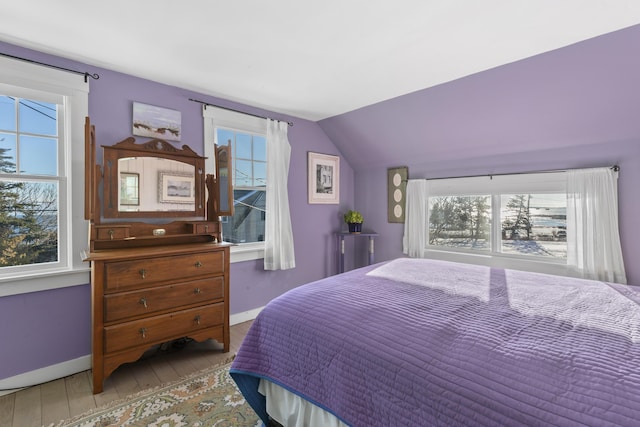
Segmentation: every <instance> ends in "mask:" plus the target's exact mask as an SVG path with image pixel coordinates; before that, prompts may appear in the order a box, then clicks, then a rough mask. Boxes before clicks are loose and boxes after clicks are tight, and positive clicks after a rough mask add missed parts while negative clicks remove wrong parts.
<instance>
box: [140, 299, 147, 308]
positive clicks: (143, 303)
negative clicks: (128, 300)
mask: <svg viewBox="0 0 640 427" xmlns="http://www.w3.org/2000/svg"><path fill="white" fill-rule="evenodd" d="M140 304H142V305H143V306H144V308H149V306H148V305H147V299H146V298H140Z"/></svg>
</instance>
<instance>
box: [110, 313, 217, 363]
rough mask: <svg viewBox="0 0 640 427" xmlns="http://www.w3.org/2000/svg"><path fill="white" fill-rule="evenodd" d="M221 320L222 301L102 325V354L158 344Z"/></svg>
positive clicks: (214, 324) (186, 335) (208, 326)
mask: <svg viewBox="0 0 640 427" xmlns="http://www.w3.org/2000/svg"><path fill="white" fill-rule="evenodd" d="M223 323H224V304H223V303H218V304H210V305H206V306H203V307H197V308H192V309H189V310H183V311H177V312H175V313H169V314H162V315H159V316H154V317H149V318H146V319H141V320H135V321H132V322H126V323H121V324H118V325H113V326H107V327H105V328H104V349H105V352H106V353H112V352H115V351H120V350H125V349H127V348H131V347H135V346H139V345H152V344H158V343H161V342H164V341H168V340H170V339H175V338H177V337H188V336H189V334H191V333H193V332H197V331H200V330H202V329H207V328H210V327H213V326H218V325H222V324H223Z"/></svg>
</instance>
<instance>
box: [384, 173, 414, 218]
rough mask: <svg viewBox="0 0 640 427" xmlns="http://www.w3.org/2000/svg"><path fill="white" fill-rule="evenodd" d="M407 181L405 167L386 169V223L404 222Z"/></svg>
mask: <svg viewBox="0 0 640 427" xmlns="http://www.w3.org/2000/svg"><path fill="white" fill-rule="evenodd" d="M407 179H409V168H408V167H406V166H402V167H397V168H389V169H387V221H388V222H404V213H405V212H404V210H405V198H406V190H407Z"/></svg>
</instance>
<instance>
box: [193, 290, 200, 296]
mask: <svg viewBox="0 0 640 427" xmlns="http://www.w3.org/2000/svg"><path fill="white" fill-rule="evenodd" d="M193 293H194V294H196V295H198V294H201V293H202V291H201V290H200V288H195V289H194V290H193Z"/></svg>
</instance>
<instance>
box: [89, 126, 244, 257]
mask: <svg viewBox="0 0 640 427" xmlns="http://www.w3.org/2000/svg"><path fill="white" fill-rule="evenodd" d="M86 128H87V130H86V143H85V145H86V147H85V148H86V153H87V155H86V163H87V165H86V176H85V179H86V199H87V203H86V204H85V217H86V219H88V220H90V221H91V231H90V233H91V235H90V245H91V247H90V250H94V249H108V248H119V247H137V246H149V245H157V244H173V243H188V242H206V241H215V242H220V241H221V227H220V221H219V217H220V216H226V215H231V214H232V207H233V201H232V197H231V196H232V195H233V188H232V187H231V180H230V179H229V176H230V174H231V168H230V165H231V159H230V156H231V153H230V152H229V151H228V147H218V148H217V149H216V150H215V153H216V159H215V160H216V161H215V163H216V167H215V170H216V173H217V176H221V177H222V179H219V180H218V179H216V177H215V176H211V175H206V174H205V164H204V162H205V157H202V156H200V155H198V154H197V153H196V152H194V151H193V150H192V149H191V148H189V147H188V146H187V145H183V146H182V148H178V147H176V146H175V145H174V144H172V143H169V142H167V141H164V140H160V139H152V140H147V141H142V142H138V141H136V140H135V139H134V138H133V137H128V138H125V139H124V140H122V141H120V142H117V143H115V144H113V145H105V146H102V152H103V156H102V164H101V165H100V164H97V163H96V151H97V147H96V141H95V129H94V128H93V126H92V125H91V123H90V121H89V118H87V122H86ZM219 159H222V160H223V161H222V162H218V160H219ZM220 195H222V198H221V197H220ZM159 238H161V239H159ZM158 240H163V241H162V242H159V241H158Z"/></svg>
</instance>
